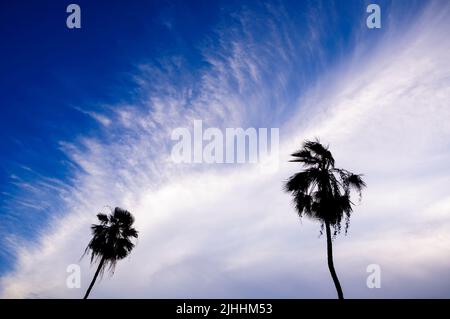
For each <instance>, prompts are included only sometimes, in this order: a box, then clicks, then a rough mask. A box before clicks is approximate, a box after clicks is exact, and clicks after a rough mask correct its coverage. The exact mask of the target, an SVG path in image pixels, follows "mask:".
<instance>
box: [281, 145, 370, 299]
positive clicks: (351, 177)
mask: <svg viewBox="0 0 450 319" xmlns="http://www.w3.org/2000/svg"><path fill="white" fill-rule="evenodd" d="M291 155H292V156H293V157H294V159H293V160H291V161H290V162H298V163H301V164H303V167H304V170H302V171H300V172H299V173H296V174H294V175H292V176H291V177H290V178H289V180H288V181H287V182H286V184H285V190H286V191H287V192H290V193H292V196H293V200H294V204H295V208H296V210H297V212H298V215H299V216H300V218H301V217H302V216H304V215H305V216H307V217H310V218H312V219H315V220H318V221H319V222H320V223H321V227H322V230H323V228H325V230H326V234H327V256H328V268H329V270H330V273H331V277H332V278H333V282H334V285H335V286H336V290H337V293H338V297H339V299H344V294H343V293H342V288H341V284H340V283H339V279H338V277H337V275H336V271H335V269H334V264H333V246H332V236H331V227H333V229H334V237H335V236H336V235H337V234H338V233H339V232H340V231H341V223H342V222H343V221H344V222H345V233H347V229H348V226H349V221H350V214H351V212H352V205H353V203H352V201H351V200H350V193H351V190H352V189H354V190H356V192H357V193H358V194H359V198H360V199H361V190H362V189H363V188H364V187H365V186H366V184H365V183H364V181H363V180H362V175H358V174H353V173H351V172H349V171H347V170H345V169H341V168H336V167H334V158H333V155H332V154H331V152H330V151H329V150H328V147H325V146H323V145H322V144H321V143H320V142H319V140H316V141H305V142H304V143H303V147H302V148H301V149H300V150H299V151H297V152H295V153H293V154H291Z"/></svg>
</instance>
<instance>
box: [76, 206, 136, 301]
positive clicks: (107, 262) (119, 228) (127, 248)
mask: <svg viewBox="0 0 450 319" xmlns="http://www.w3.org/2000/svg"><path fill="white" fill-rule="evenodd" d="M97 218H98V220H99V221H100V224H99V225H95V224H94V225H92V227H91V229H92V235H93V237H92V239H91V241H90V242H89V244H88V246H87V247H86V250H85V252H84V253H85V254H86V253H87V252H88V251H89V250H90V251H91V264H92V263H96V262H97V261H99V260H100V262H99V264H98V268H97V271H96V272H95V275H94V278H93V279H92V282H91V284H90V285H89V288H88V290H87V291H86V294H85V296H84V299H87V297H88V296H89V293H90V292H91V289H92V287H93V286H94V283H95V281H96V280H97V277H98V275H99V274H101V275H103V273H104V271H105V269H106V268H107V267H108V268H109V271H111V273H114V268H115V266H116V263H117V261H119V260H121V259H123V258H125V257H127V256H128V255H129V254H130V252H131V250H132V249H133V247H134V244H133V243H132V241H131V239H132V237H134V238H137V237H138V232H137V231H136V229H134V228H133V227H132V225H133V223H134V217H133V215H131V213H130V212H129V211H127V210H124V209H122V208H119V207H116V208H114V211H112V212H111V214H110V215H109V216H107V215H105V214H98V215H97Z"/></svg>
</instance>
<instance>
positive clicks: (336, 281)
mask: <svg viewBox="0 0 450 319" xmlns="http://www.w3.org/2000/svg"><path fill="white" fill-rule="evenodd" d="M325 228H326V230H327V256H328V268H329V269H330V273H331V277H332V278H333V282H334V285H335V286H336V290H337V293H338V298H339V299H344V294H343V293H342V288H341V284H340V283H339V279H338V277H337V275H336V270H335V269H334V264H333V244H332V242H331V229H330V224H329V223H328V222H326V223H325Z"/></svg>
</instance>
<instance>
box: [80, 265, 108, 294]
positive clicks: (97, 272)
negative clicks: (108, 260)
mask: <svg viewBox="0 0 450 319" xmlns="http://www.w3.org/2000/svg"><path fill="white" fill-rule="evenodd" d="M104 263H105V258H102V260H101V261H100V264H98V268H97V271H96V272H95V275H94V278H93V279H92V282H91V284H90V285H89V288H88V290H87V291H86V294H85V295H84V298H83V299H87V297H88V296H89V294H90V292H91V289H92V287H94V284H95V281H96V280H97V277H98V274H99V273H100V270H101V269H102V267H103V264H104Z"/></svg>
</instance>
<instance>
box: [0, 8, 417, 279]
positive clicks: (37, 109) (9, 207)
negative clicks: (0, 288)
mask: <svg viewBox="0 0 450 319" xmlns="http://www.w3.org/2000/svg"><path fill="white" fill-rule="evenodd" d="M70 3H77V4H79V5H80V7H81V25H82V28H81V29H68V28H67V27H66V18H67V16H68V13H66V7H67V6H68V5H69V4H70ZM268 3H269V2H268ZM280 3H281V2H278V1H274V2H272V3H271V5H274V6H277V4H280ZM378 3H385V6H384V7H385V9H386V10H389V8H390V5H389V4H388V3H387V2H386V1H378ZM415 3H416V4H417V3H419V2H415ZM331 4H332V2H326V1H325V2H322V3H319V2H315V1H292V2H283V6H284V7H285V8H286V11H287V12H288V13H289V15H290V17H291V18H292V21H293V23H294V28H295V27H297V26H298V30H296V31H295V32H299V33H302V32H305V33H306V32H307V30H305V29H302V26H303V25H305V24H306V23H304V20H305V19H306V18H307V17H306V12H307V10H306V8H308V9H311V8H312V7H314V8H316V10H317V13H318V15H317V19H318V23H319V22H320V23H322V24H323V22H324V21H329V22H330V24H329V27H325V30H324V32H325V33H326V36H324V42H323V43H322V45H323V49H324V52H325V55H326V56H327V59H328V61H330V63H331V62H332V61H333V59H335V58H337V57H339V56H340V54H342V52H341V51H345V50H346V46H348V45H349V44H350V40H351V35H352V32H354V30H355V29H358V28H359V27H360V25H361V23H363V22H364V17H365V16H364V9H365V6H366V4H367V1H357V0H352V1H336V2H335V5H331ZM328 5H330V9H329V10H328ZM263 6H264V5H263V4H261V3H256V1H246V2H245V1H206V0H205V1H144V0H139V1H111V0H108V1H107V0H95V1H93V0H77V1H55V0H41V1H23V0H15V1H2V2H1V4H0V35H1V47H0V108H1V117H0V200H1V201H0V219H1V220H2V222H1V223H0V233H1V236H0V244H2V246H4V245H3V243H4V241H5V240H7V239H8V240H11V238H12V237H10V236H12V235H14V236H16V235H17V236H19V238H26V239H33V238H34V237H35V236H37V235H38V234H39V229H40V228H41V227H43V226H44V225H45V224H46V222H47V221H48V220H49V217H50V216H49V214H50V212H51V211H53V210H54V209H55V207H53V210H50V209H49V208H48V207H46V206H45V205H43V206H42V207H41V208H36V207H31V206H20V207H19V206H17V205H16V204H15V203H17V201H15V200H14V198H18V197H21V196H22V195H23V194H24V192H26V187H25V188H24V187H23V183H32V181H33V180H34V179H37V178H40V177H43V176H44V177H47V178H57V179H59V180H61V181H63V182H64V183H68V184H70V183H71V179H70V177H71V174H72V173H73V164H72V163H70V161H69V159H68V158H67V157H66V156H65V155H64V153H63V152H62V151H61V149H60V146H59V142H61V141H68V142H72V141H74V140H76V139H77V138H78V137H79V136H81V135H83V136H86V135H87V136H89V135H91V134H96V133H98V134H100V132H98V123H97V122H96V121H95V120H94V119H93V118H91V117H89V116H87V115H86V114H84V113H83V112H80V109H81V110H84V111H94V112H96V111H99V112H101V111H102V110H101V109H99V108H101V107H102V106H104V105H117V104H120V103H121V102H123V103H126V104H133V103H135V102H136V101H138V100H139V92H137V91H136V88H137V85H136V83H135V82H134V80H133V76H132V75H133V74H135V71H136V68H137V67H138V66H139V65H140V64H145V63H151V64H153V65H158V63H159V62H160V61H161V59H164V57H171V56H177V55H179V56H181V57H182V58H183V61H184V62H185V65H184V67H185V68H187V69H188V70H189V72H191V75H192V74H195V73H196V72H198V70H201V69H202V68H204V67H207V66H206V62H205V61H204V59H203V58H202V53H201V50H200V49H199V48H201V47H205V46H208V45H211V43H214V41H215V40H216V37H215V32H216V28H217V26H218V25H220V26H221V27H222V28H223V27H225V28H227V27H228V26H230V27H232V26H233V25H234V24H235V23H236V21H235V20H234V18H233V14H231V13H232V12H234V11H239V10H246V9H248V10H251V11H252V12H254V13H255V12H256V13H258V10H261V11H264V10H263V9H262V8H263ZM315 6H316V7H315ZM399 6H401V5H399ZM415 6H416V5H415ZM408 7H412V5H410V6H408ZM332 9H333V10H332ZM308 12H311V10H309V11H308ZM263 17H264V16H263V15H262V18H261V21H259V24H258V26H259V27H258V28H255V29H254V30H253V31H254V33H255V34H254V36H255V38H258V36H259V35H261V36H262V35H264V33H265V32H266V31H265V24H264V18H263ZM319 18H320V19H319ZM319 20H320V21H319ZM387 25H388V22H386V26H387ZM325 26H326V24H325ZM370 36H372V37H376V32H374V33H372V34H371V35H370ZM294 62H295V61H293V64H295V63H294ZM301 71H302V70H299V71H298V72H301ZM303 71H304V70H303ZM309 71H311V72H312V73H313V72H314V70H313V69H312V70H309ZM184 72H186V71H184ZM308 76H311V78H313V76H314V75H313V74H309V75H308ZM154 81H158V79H154ZM293 84H295V83H288V84H287V85H288V86H290V85H292V88H293V89H294V88H295V85H293ZM136 103H138V102H136ZM21 183H22V185H21V186H19V184H21ZM50 195H51V194H49V196H50ZM43 201H44V199H43ZM12 261H13V257H12V255H10V254H9V253H8V252H7V249H6V248H2V249H0V273H2V272H4V271H5V270H6V269H7V268H8V267H9V266H10V265H11V263H12Z"/></svg>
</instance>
